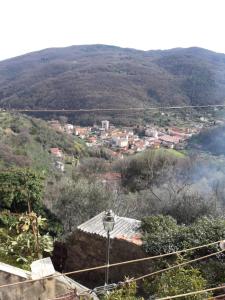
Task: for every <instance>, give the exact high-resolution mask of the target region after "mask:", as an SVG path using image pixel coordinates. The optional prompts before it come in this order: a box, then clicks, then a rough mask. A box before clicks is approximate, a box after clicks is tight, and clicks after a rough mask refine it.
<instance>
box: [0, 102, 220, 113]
mask: <svg viewBox="0 0 225 300" xmlns="http://www.w3.org/2000/svg"><path fill="white" fill-rule="evenodd" d="M222 107H225V104H208V105H181V106H155V107H153V106H152V107H129V108H119V107H117V108H90V109H85V108H81V109H41V108H40V109H0V112H4V111H11V112H98V111H102V112H104V111H106V112H107V111H146V110H163V109H165V110H170V109H171V110H175V109H185V108H222Z"/></svg>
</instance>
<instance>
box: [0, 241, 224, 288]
mask: <svg viewBox="0 0 225 300" xmlns="http://www.w3.org/2000/svg"><path fill="white" fill-rule="evenodd" d="M220 242H222V241H217V242H213V243H209V244H205V245H201V246H197V247H192V248H189V249H184V250H179V251H176V252H171V253H165V254H162V255H157V256H151V257H144V258H141V259H136V260H135V259H134V260H130V261H124V262H120V263H114V264H110V265H101V266H97V267H92V268H86V269H81V270H76V271H71V272H65V273H60V274H53V275H49V276H46V277H44V278H40V279H28V280H24V281H18V282H14V283H9V284H3V285H0V289H1V288H5V287H10V286H16V285H20V284H26V283H32V282H36V281H39V280H43V279H49V278H56V277H59V276H67V275H74V274H79V273H84V272H89V271H95V270H99V269H104V268H107V267H115V266H119V265H123V264H130V263H134V262H140V261H146V260H148V259H149V260H150V259H156V258H162V257H166V256H169V255H174V254H179V253H182V252H188V251H193V250H197V249H201V248H204V247H209V246H211V245H214V244H218V243H220ZM223 251H224V250H222V251H218V252H216V253H212V254H209V255H206V256H203V257H200V258H197V259H194V260H191V261H187V262H184V263H182V264H178V265H175V266H171V267H169V268H167V269H162V270H158V271H156V272H153V273H150V274H147V275H143V276H141V277H138V278H136V279H132V280H130V281H138V280H141V279H143V278H145V277H149V276H152V275H155V274H158V273H161V272H165V271H167V270H168V269H172V268H178V267H179V266H182V265H186V264H188V263H192V262H194V261H199V260H201V259H204V258H207V257H211V256H214V255H217V254H219V253H222V252H223Z"/></svg>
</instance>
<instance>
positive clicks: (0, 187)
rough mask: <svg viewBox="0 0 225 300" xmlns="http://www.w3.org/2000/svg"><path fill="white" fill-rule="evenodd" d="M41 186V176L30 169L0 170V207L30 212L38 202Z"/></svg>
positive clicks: (41, 190) (42, 185)
mask: <svg viewBox="0 0 225 300" xmlns="http://www.w3.org/2000/svg"><path fill="white" fill-rule="evenodd" d="M43 187H44V183H43V177H42V176H41V175H40V174H37V173H36V172H34V171H32V170H31V169H11V170H6V171H1V172H0V201H1V202H0V209H10V210H11V211H14V212H15V211H16V212H25V211H27V210H28V212H31V211H32V209H34V207H36V208H37V207H38V205H39V204H40V200H41V197H42V192H43Z"/></svg>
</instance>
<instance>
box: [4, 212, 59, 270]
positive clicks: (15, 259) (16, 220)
mask: <svg viewBox="0 0 225 300" xmlns="http://www.w3.org/2000/svg"><path fill="white" fill-rule="evenodd" d="M0 220H1V228H0V259H1V260H3V261H5V262H8V263H10V264H13V265H17V266H21V267H25V268H29V265H30V263H31V262H32V261H33V260H35V259H38V258H41V257H42V256H43V255H44V253H50V252H51V251H52V250H53V240H52V238H51V236H49V235H48V234H47V233H44V232H45V231H46V228H47V222H46V221H47V220H46V219H44V218H42V217H40V216H39V217H38V216H37V215H36V214H35V213H34V212H31V213H29V214H10V213H9V212H3V213H2V214H1V216H0Z"/></svg>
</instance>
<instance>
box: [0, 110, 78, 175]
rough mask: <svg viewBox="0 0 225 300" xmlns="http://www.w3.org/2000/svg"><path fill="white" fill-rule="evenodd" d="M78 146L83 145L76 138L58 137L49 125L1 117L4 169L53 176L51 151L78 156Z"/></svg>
mask: <svg viewBox="0 0 225 300" xmlns="http://www.w3.org/2000/svg"><path fill="white" fill-rule="evenodd" d="M75 143H78V144H79V145H80V142H79V141H78V140H77V139H76V138H74V137H71V136H68V135H66V134H63V133H56V132H55V131H54V130H53V129H51V128H50V127H49V126H48V124H47V123H46V122H45V121H42V120H39V119H34V118H30V117H26V116H23V115H18V114H17V115H15V114H9V113H6V112H1V113H0V167H12V166H20V167H29V166H32V168H34V169H36V170H39V171H46V172H50V171H52V170H53V163H52V162H53V160H52V156H51V155H50V154H49V149H50V148H51V147H59V148H61V149H63V151H64V153H65V154H68V155H77V152H76V149H75V147H74V144H75ZM81 148H84V145H81Z"/></svg>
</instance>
